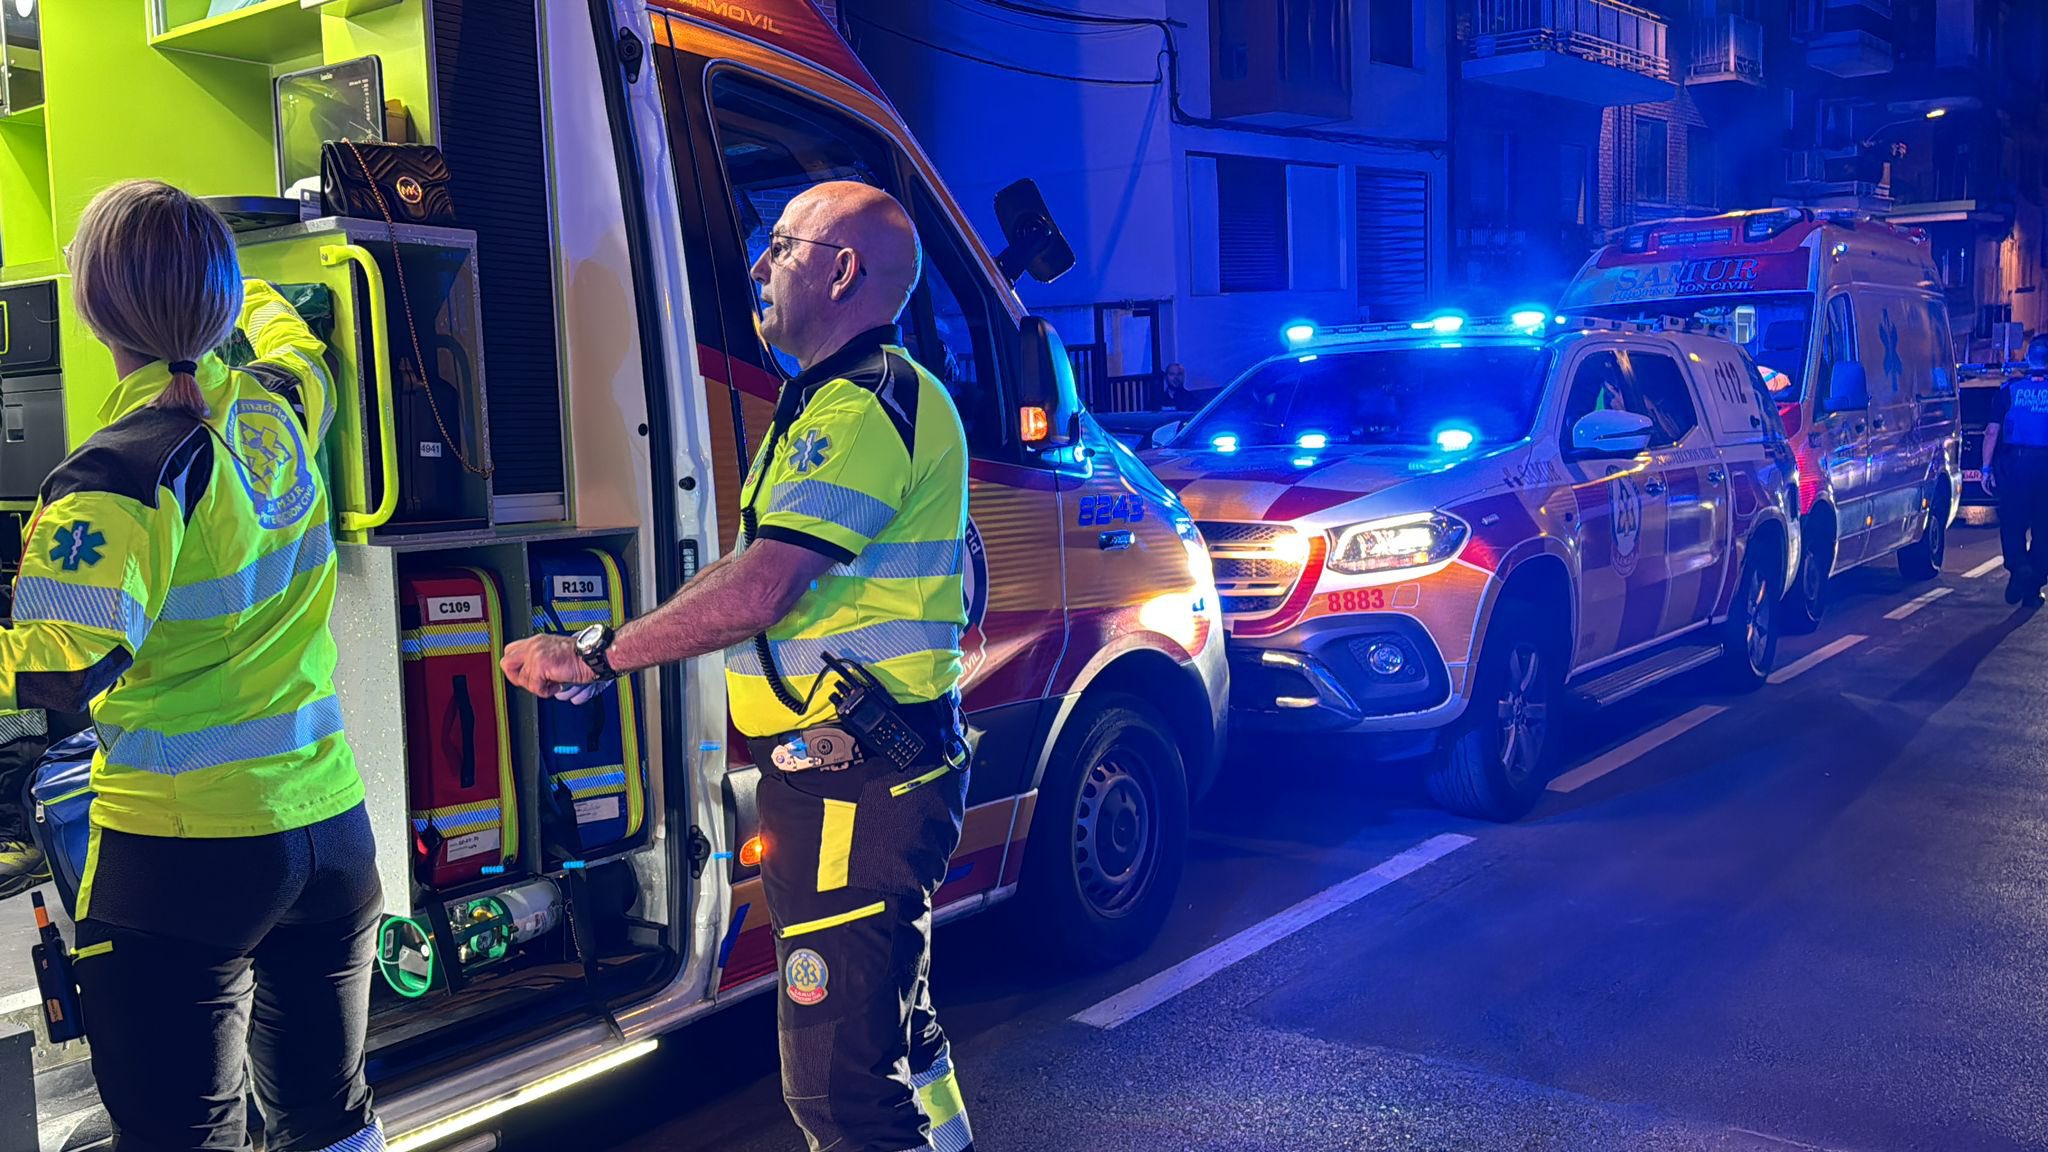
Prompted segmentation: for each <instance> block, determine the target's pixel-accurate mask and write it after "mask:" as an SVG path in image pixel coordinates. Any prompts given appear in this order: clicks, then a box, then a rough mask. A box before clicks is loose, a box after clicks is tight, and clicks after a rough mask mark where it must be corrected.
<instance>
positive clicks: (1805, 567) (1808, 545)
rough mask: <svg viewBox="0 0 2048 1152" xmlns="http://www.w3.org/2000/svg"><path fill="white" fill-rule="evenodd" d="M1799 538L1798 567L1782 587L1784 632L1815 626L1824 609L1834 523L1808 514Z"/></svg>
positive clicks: (1833, 541) (1832, 547) (1825, 609)
mask: <svg viewBox="0 0 2048 1152" xmlns="http://www.w3.org/2000/svg"><path fill="white" fill-rule="evenodd" d="M1799 537H1800V541H1799V570H1798V572H1797V573H1796V576H1797V579H1795V580H1794V581H1793V584H1792V587H1791V588H1789V589H1786V593H1785V611H1784V613H1783V616H1784V623H1785V628H1786V630H1787V631H1790V632H1802V633H1804V632H1811V631H1813V630H1814V629H1816V628H1819V627H1820V621H1821V617H1822V616H1823V615H1825V614H1826V612H1827V596H1828V577H1829V575H1830V570H1831V569H1832V568H1833V567H1834V566H1835V533H1834V525H1833V524H1832V523H1830V522H1828V521H1826V520H1822V519H1820V518H1817V517H1809V518H1808V519H1807V521H1806V523H1805V525H1804V526H1803V527H1802V528H1801V530H1800V534H1799Z"/></svg>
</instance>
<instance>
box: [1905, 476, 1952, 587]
mask: <svg viewBox="0 0 2048 1152" xmlns="http://www.w3.org/2000/svg"><path fill="white" fill-rule="evenodd" d="M1946 489H1947V486H1946V485H1941V484H1937V485H1936V486H1935V488H1934V500H1933V501H1932V502H1931V503H1929V504H1928V506H1927V528H1926V530H1925V531H1923V532H1921V533H1920V538H1919V539H1918V540H1915V541H1913V542H1912V543H1911V544H1908V545H1906V546H1905V547H1904V548H1901V549H1899V575H1901V576H1904V577H1905V578H1906V579H1908V580H1913V581H1920V580H1932V579H1934V578H1935V577H1936V576H1939V575H1941V562H1942V561H1943V560H1944V559H1946V558H1947V556H1948V492H1947V490H1946Z"/></svg>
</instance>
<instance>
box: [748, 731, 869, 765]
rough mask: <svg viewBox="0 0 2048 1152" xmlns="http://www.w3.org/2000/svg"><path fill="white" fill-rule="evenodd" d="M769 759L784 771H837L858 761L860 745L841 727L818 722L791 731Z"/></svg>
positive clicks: (859, 758)
mask: <svg viewBox="0 0 2048 1152" xmlns="http://www.w3.org/2000/svg"><path fill="white" fill-rule="evenodd" d="M769 758H770V759H771V760H773V761H774V762H775V767H776V768H778V769H780V770H781V771H784V772H812V771H816V772H840V771H844V770H845V769H847V768H851V767H852V766H854V765H855V764H858V763H860V760H861V755H860V744H859V742H857V741H856V740H854V738H853V734H852V733H850V732H848V731H846V730H845V729H843V728H834V727H831V726H830V725H820V726H819V727H816V728H806V729H804V730H803V731H801V732H795V733H791V734H790V736H789V738H788V739H786V740H784V741H782V742H781V743H780V744H777V745H776V746H775V750H774V752H773V753H772V754H771V755H770V757H769Z"/></svg>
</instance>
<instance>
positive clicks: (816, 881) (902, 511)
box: [504, 182, 972, 1152]
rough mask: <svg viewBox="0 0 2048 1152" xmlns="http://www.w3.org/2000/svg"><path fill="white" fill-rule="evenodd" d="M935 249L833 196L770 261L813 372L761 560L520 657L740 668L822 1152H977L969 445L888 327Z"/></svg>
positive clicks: (793, 1072) (805, 1099) (809, 1106)
mask: <svg viewBox="0 0 2048 1152" xmlns="http://www.w3.org/2000/svg"><path fill="white" fill-rule="evenodd" d="M921 262H922V257H921V253H920V251H919V248H918V241H917V231H916V229H915V228H914V227H913V226H912V224H911V221H910V217H909V216H908V215H907V214H906V213H905V212H904V210H903V207H902V206H901V205H900V204H898V203H897V202H896V201H895V200H894V199H892V198H890V196H889V195H888V194H887V193H884V192H881V191H878V190H876V189H874V188H870V187H868V186H866V185H863V184H854V183H845V182H839V183H830V184H820V185H817V186H815V187H813V188H811V189H809V190H807V191H805V192H804V193H802V194H801V195H799V196H797V197H796V198H795V199H794V200H791V201H790V202H789V205H788V207H786V208H785V209H784V210H783V213H782V218H781V219H780V220H779V221H777V222H776V225H775V229H774V231H773V232H772V233H771V234H770V237H769V240H768V246H767V248H766V250H765V251H763V252H762V253H761V257H760V259H759V260H757V261H755V263H754V268H753V278H754V280H755V282H756V283H757V285H758V286H759V294H760V301H761V313H760V321H759V322H760V329H761V335H762V337H763V338H764V339H765V340H767V341H768V342H769V343H771V344H773V345H774V346H775V347H777V348H780V349H781V350H782V351H784V352H786V353H788V354H789V355H790V356H791V357H793V358H794V359H795V360H796V362H797V364H798V365H799V366H800V367H801V369H802V371H800V372H799V373H798V374H797V376H796V377H795V378H794V379H791V380H789V381H787V382H785V383H784V384H783V386H782V392H781V395H780V397H778V399H777V401H776V405H775V420H774V423H773V424H772V425H771V426H770V428H769V430H768V434H767V440H766V443H764V444H763V446H762V448H761V451H760V453H759V454H758V455H757V456H755V458H754V463H753V467H752V468H751V469H750V470H749V471H748V473H747V477H746V481H745V483H744V484H742V485H741V488H740V509H741V511H740V522H741V526H742V528H743V534H742V540H743V543H744V547H743V548H742V549H741V550H739V551H737V552H735V553H734V554H733V555H731V556H728V557H725V558H722V559H720V560H719V561H718V562H717V563H714V564H712V565H711V566H709V567H707V568H705V569H704V571H703V572H702V573H701V574H699V575H698V577H697V578H696V579H695V580H693V581H691V582H690V583H689V584H688V585H687V586H686V587H684V588H683V589H682V590H681V591H680V592H678V593H677V594H676V595H675V596H674V597H672V598H671V599H670V600H669V601H668V603H666V604H663V605H662V606H661V607H660V608H657V609H655V610H654V611H653V612H652V613H650V614H648V615H646V616H643V617H641V618H639V619H637V620H634V621H631V622H630V623H628V624H626V625H625V626H624V627H622V628H620V629H618V631H617V633H616V634H614V633H613V632H612V630H611V629H610V628H608V627H607V626H605V625H602V624H598V625H593V626H591V627H590V628H587V629H585V630H583V631H582V632H579V633H577V634H576V635H575V636H574V637H573V638H572V637H566V636H534V637H531V638H529V639H525V640H520V641H518V642H516V643H514V644H512V645H510V646H508V647H507V648H506V650H505V658H504V671H505V675H506V677H507V678H508V679H510V680H511V681H512V682H513V683H514V684H517V685H519V686H520V687H522V688H525V689H527V690H528V691H531V692H534V693H536V694H539V695H553V696H555V697H557V698H558V699H570V700H578V701H582V700H587V699H589V698H590V697H591V696H592V695H594V694H595V692H596V691H599V690H602V687H603V686H604V685H606V684H607V683H609V681H611V680H612V679H614V678H616V677H618V676H620V675H623V674H626V673H629V672H632V671H635V670H636V669H640V668H651V667H653V666H655V665H658V664H670V663H674V662H676V661H680V660H687V659H690V658H691V657H694V656H702V655H705V654H707V653H711V652H717V651H720V650H725V651H726V669H725V682H726V697H727V702H728V705H729V707H730V709H731V713H732V721H733V725H734V726H735V727H736V728H738V729H739V731H740V732H741V733H742V734H743V735H745V736H746V737H747V744H748V747H749V750H750V752H751V753H752V757H753V762H754V764H755V765H757V766H758V767H759V768H760V771H761V779H760V781H759V784H758V786H757V788H756V790H755V806H756V810H757V812H758V813H759V817H760V826H761V840H762V843H763V846H764V852H763V855H762V859H761V880H762V884H763V887H764V888H765V889H766V892H767V898H768V909H769V918H770V921H771V923H772V924H773V925H774V929H775V937H776V940H775V948H776V957H777V959H778V961H779V964H780V968H781V995H780V996H778V997H777V998H776V999H777V1004H776V1008H777V1015H776V1019H777V1022H778V1025H779V1028H780V1032H781V1037H782V1090H783V1098H784V1099H785V1100H786V1101H787V1102H788V1104H789V1109H790V1112H791V1114H792V1115H794V1116H795V1117H796V1122H797V1124H798V1126H799V1127H801V1128H802V1129H803V1130H804V1134H805V1136H806V1137H807V1138H808V1139H809V1141H810V1146H811V1148H812V1149H813V1152H821V1150H824V1149H830V1150H831V1152H903V1150H905V1149H938V1150H940V1152H959V1150H961V1149H965V1148H970V1147H971V1140H972V1137H971V1135H970V1134H969V1131H968V1127H967V1112H966V1109H965V1107H964V1105H963V1104H962V1100H961V1095H960V1088H959V1084H958V1082H957V1081H956V1080H955V1079H954V1075H953V1062H952V1055H951V1051H950V1049H949V1048H948V1046H947V1043H946V1034H945V1032H944V1031H943V1030H942V1029H940V1027H939V1024H938V1020H937V1019H936V1018H935V1017H934V1015H933V1013H932V1004H931V994H930V991H929V988H928V986H927V983H926V974H927V972H928V971H929V968H930V964H931V911H932V897H933V894H934V893H936V892H937V891H938V888H939V885H940V884H941V883H943V882H944V880H945V878H946V869H947V866H948V862H949V861H950V860H951V858H952V855H953V850H954V849H955V848H956V847H958V846H959V842H960V820H961V816H962V813H963V812H964V810H965V808H966V803H967V744H966V740H965V725H964V722H963V720H962V718H961V714H960V696H959V680H960V630H961V628H962V627H963V626H964V625H965V623H966V599H965V597H964V596H963V595H962V590H961V582H960V581H961V555H962V552H963V549H964V538H965V535H966V527H967V438H966V436H965V434H964V433H963V432H962V430H961V426H960V416H959V413H957V412H955V411H954V409H953V403H952V400H951V398H950V397H948V395H947V393H946V390H945V388H944V386H942V385H941V384H940V383H939V381H938V380H937V378H935V377H934V376H932V374H931V373H929V372H927V371H925V370H924V369H923V368H922V367H920V366H919V365H918V364H917V363H916V361H914V360H912V359H911V357H910V353H908V352H907V351H905V350H904V348H903V338H902V336H901V334H900V333H899V332H898V331H897V329H896V326H895V322H896V318H897V316H898V315H900V314H901V313H902V311H903V307H904V305H905V304H906V303H907V302H908V301H909V299H910V293H911V291H912V290H913V289H914V288H915V287H916V286H917V279H918V271H919V267H920V264H921Z"/></svg>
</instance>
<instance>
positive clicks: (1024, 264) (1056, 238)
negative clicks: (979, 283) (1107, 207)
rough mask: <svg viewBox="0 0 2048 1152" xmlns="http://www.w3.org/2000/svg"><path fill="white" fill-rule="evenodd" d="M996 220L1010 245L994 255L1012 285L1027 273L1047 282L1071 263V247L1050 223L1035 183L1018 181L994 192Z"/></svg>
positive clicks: (1039, 280) (1056, 227)
mask: <svg viewBox="0 0 2048 1152" xmlns="http://www.w3.org/2000/svg"><path fill="white" fill-rule="evenodd" d="M996 220H997V222H998V223H1000V224H1001V225H1002V228H1003V241H1004V243H1006V244H1008V245H1009V247H1007V248H1004V249H1003V252H1002V255H1000V256H997V257H996V263H997V264H998V265H1000V266H1001V267H1002V270H1003V275H1004V276H1006V277H1008V278H1009V281H1010V283H1012V284H1015V283H1016V282H1017V281H1019V280H1021V279H1023V278H1024V274H1025V273H1026V272H1029V273H1031V278H1032V279H1033V280H1036V281H1038V282H1039V283H1040V284H1050V283H1052V282H1053V281H1055V280H1057V279H1059V278H1060V277H1061V276H1063V275H1065V274H1066V271H1067V269H1069V268H1072V267H1073V266H1074V250H1073V248H1072V247H1070V246H1069V245H1068V244H1067V238H1066V237H1065V236H1063V235H1061V234H1060V226H1059V225H1058V224H1055V223H1053V219H1052V210H1051V209H1049V208H1047V207H1046V206H1045V197H1044V196H1042V195H1040V194H1039V192H1038V185H1037V184H1036V183H1034V182H1032V181H1030V180H1019V181H1017V182H1016V183H1015V184H1012V185H1010V186H1009V187H1008V188H1005V189H1003V190H1002V191H1001V192H998V193H996Z"/></svg>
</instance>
